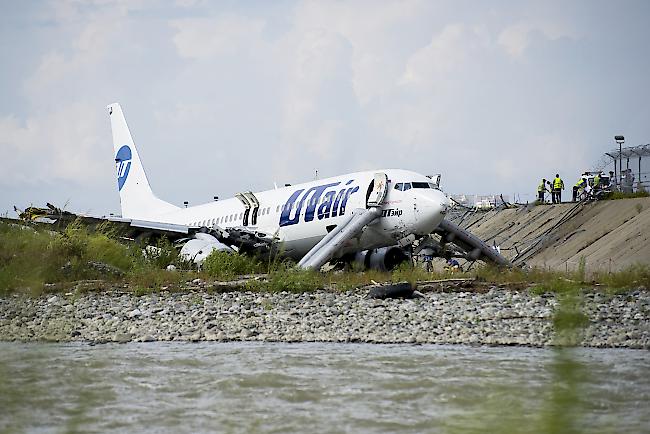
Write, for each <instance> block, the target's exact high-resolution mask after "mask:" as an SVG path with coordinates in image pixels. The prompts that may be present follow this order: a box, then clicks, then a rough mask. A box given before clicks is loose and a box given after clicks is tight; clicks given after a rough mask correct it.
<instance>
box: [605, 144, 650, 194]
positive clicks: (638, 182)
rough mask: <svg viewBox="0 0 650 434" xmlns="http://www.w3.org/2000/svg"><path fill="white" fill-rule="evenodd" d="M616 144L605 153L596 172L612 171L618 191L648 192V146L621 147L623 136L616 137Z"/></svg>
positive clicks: (649, 179)
mask: <svg viewBox="0 0 650 434" xmlns="http://www.w3.org/2000/svg"><path fill="white" fill-rule="evenodd" d="M616 142H617V143H618V144H619V147H618V148H617V149H612V150H611V151H609V152H606V153H605V154H604V155H603V157H602V158H601V160H600V162H599V163H598V164H597V167H596V170H601V171H608V170H611V171H613V172H614V179H615V180H616V185H617V186H618V189H619V190H622V191H624V190H625V189H627V190H628V192H631V191H630V187H632V188H633V190H634V191H638V190H641V189H644V190H646V191H648V190H650V178H649V177H648V176H649V175H650V163H649V162H648V161H649V158H648V157H650V144H646V145H639V146H628V147H623V143H624V142H625V139H624V137H623V136H616Z"/></svg>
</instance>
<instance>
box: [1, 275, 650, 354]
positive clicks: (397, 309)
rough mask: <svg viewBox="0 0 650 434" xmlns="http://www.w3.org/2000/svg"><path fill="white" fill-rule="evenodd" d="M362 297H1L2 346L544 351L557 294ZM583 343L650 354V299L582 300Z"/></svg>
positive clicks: (643, 295)
mask: <svg viewBox="0 0 650 434" xmlns="http://www.w3.org/2000/svg"><path fill="white" fill-rule="evenodd" d="M365 295H366V294H365V292H364V293H361V292H345V293H333V292H327V291H318V292H313V293H305V294H293V293H272V294H271V293H269V294H265V293H253V292H230V293H209V292H203V291H197V292H188V293H184V294H180V293H165V292H163V293H159V294H149V295H144V296H134V295H132V294H125V293H121V292H119V291H112V292H111V291H109V292H102V293H87V294H83V295H49V296H43V297H40V298H36V299H32V298H27V297H23V296H16V295H12V296H5V297H0V340H4V341H13V340H19V341H59V342H61V341H87V342H90V343H105V342H131V341H135V342H151V341H170V340H175V341H176V340H184V341H232V340H237V341H239V340H250V341H271V342H273V341H281V342H297V341H320V342H371V343H439V344H442V343H445V344H485V345H531V346H546V345H551V344H552V343H553V315H554V311H555V309H556V307H557V301H556V299H555V297H554V296H551V295H547V296H535V295H530V294H528V293H526V292H524V291H521V292H519V291H510V290H503V289H496V288H494V289H491V290H489V291H487V292H485V293H474V292H453V293H445V292H429V293H425V294H424V296H423V298H419V299H412V300H374V299H367V298H365ZM582 309H583V312H584V313H585V314H586V315H587V317H588V319H589V323H588V324H587V326H586V328H585V329H584V330H583V331H582V333H581V344H582V345H584V346H591V347H628V348H645V349H650V292H648V291H645V290H643V291H634V292H630V293H628V294H625V295H618V296H607V295H603V294H598V293H591V294H588V295H586V296H585V297H584V299H583V300H582Z"/></svg>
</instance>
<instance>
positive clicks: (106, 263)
mask: <svg viewBox="0 0 650 434" xmlns="http://www.w3.org/2000/svg"><path fill="white" fill-rule="evenodd" d="M0 246H1V247H0V293H8V292H24V293H31V294H34V295H38V294H41V293H43V292H44V291H57V290H59V291H61V290H64V289H65V290H70V288H71V287H72V286H74V283H75V282H78V281H80V280H93V279H96V280H98V281H101V282H106V283H107V285H97V288H102V287H110V286H111V285H110V284H112V283H119V284H125V285H127V286H128V287H129V288H131V289H132V290H133V291H134V292H136V293H146V292H151V291H159V290H160V289H161V288H163V287H165V288H166V289H182V288H183V285H184V282H186V281H188V280H192V279H194V278H196V277H201V278H202V279H204V280H222V281H223V280H234V279H237V278H239V277H240V276H242V275H249V274H258V273H266V274H267V275H268V276H267V280H266V281H264V280H253V281H249V283H247V285H246V286H245V287H246V288H248V289H252V290H256V291H271V292H276V291H291V292H306V291H314V290H317V289H322V288H329V289H335V290H340V291H346V290H352V289H356V288H359V287H363V286H367V285H370V284H373V283H385V282H404V281H406V282H410V283H415V282H418V281H426V280H436V279H444V278H448V277H469V278H476V279H477V280H478V281H481V282H489V283H493V284H497V285H500V284H505V285H515V286H518V287H520V288H530V290H531V291H532V292H533V293H536V294H542V293H547V292H553V293H559V294H565V293H571V292H574V291H577V290H580V289H588V288H594V287H596V286H598V287H599V288H602V289H606V290H607V291H610V292H614V293H617V292H621V291H625V290H629V289H633V288H638V287H645V288H650V267H648V266H647V265H635V266H633V267H630V268H628V269H626V270H622V271H619V272H615V273H602V272H601V273H593V274H591V275H590V276H589V279H587V276H586V275H585V269H584V263H582V265H581V266H579V267H578V270H577V271H573V272H554V271H548V270H544V269H538V268H533V269H529V270H524V269H518V268H512V269H507V268H500V267H496V266H489V265H486V266H482V267H478V268H476V269H474V270H472V271H471V272H466V273H453V274H451V273H448V272H444V273H439V272H427V271H425V270H424V269H422V268H420V267H413V266H411V265H410V264H402V266H400V267H398V268H397V269H396V270H394V271H392V272H380V271H373V270H366V271H359V270H356V269H355V268H354V267H352V269H351V270H349V271H343V272H340V271H337V272H327V273H317V272H311V271H304V270H299V269H296V268H295V266H294V264H293V263H292V262H291V261H284V262H281V261H280V260H279V259H278V258H277V257H276V258H272V259H270V260H268V261H262V260H260V259H258V258H253V257H249V256H243V255H238V254H228V253H224V252H213V253H212V254H211V255H210V256H209V257H208V258H207V259H206V261H205V263H204V265H203V268H202V270H201V271H200V272H197V271H192V267H191V264H189V263H187V262H185V261H183V260H182V258H180V257H179V255H178V251H177V249H176V248H175V247H174V246H173V245H172V244H171V243H170V242H169V241H168V240H166V239H164V238H161V239H160V240H159V241H158V242H157V243H156V245H155V246H153V247H147V248H144V247H143V246H142V245H139V244H135V243H131V244H124V243H123V242H121V241H120V240H119V234H118V233H117V232H116V230H115V228H114V227H111V226H110V225H99V226H98V227H97V228H94V229H89V228H88V227H85V226H82V225H80V224H72V225H70V226H68V228H66V229H65V230H64V231H63V232H61V233H57V232H52V231H47V230H34V229H31V228H25V227H24V226H15V225H9V224H6V223H0ZM169 264H174V265H175V266H176V268H177V271H167V270H166V269H165V268H166V267H167V266H168V265H169ZM48 284H54V285H48ZM92 286H93V285H90V286H87V287H92Z"/></svg>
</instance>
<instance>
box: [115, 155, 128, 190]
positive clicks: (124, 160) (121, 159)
mask: <svg viewBox="0 0 650 434" xmlns="http://www.w3.org/2000/svg"><path fill="white" fill-rule="evenodd" d="M115 167H116V168H117V188H118V190H120V191H121V190H122V187H124V183H125V182H126V177H127V176H129V170H130V169H131V148H129V147H128V146H127V145H124V146H122V147H121V148H120V150H119V151H117V155H116V156H115Z"/></svg>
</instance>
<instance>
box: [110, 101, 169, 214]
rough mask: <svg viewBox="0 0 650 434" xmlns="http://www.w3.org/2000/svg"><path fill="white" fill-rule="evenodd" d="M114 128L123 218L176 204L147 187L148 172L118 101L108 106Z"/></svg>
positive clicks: (155, 212)
mask: <svg viewBox="0 0 650 434" xmlns="http://www.w3.org/2000/svg"><path fill="white" fill-rule="evenodd" d="M107 108H108V114H109V115H110V118H111V129H112V131H113V151H114V153H115V167H116V169H117V188H118V190H119V192H120V204H121V206H122V217H124V218H131V219H139V220H149V219H152V218H156V217H157V216H160V215H161V214H165V213H168V212H171V211H175V210H178V209H179V207H177V206H175V205H172V204H171V203H169V202H165V201H164V200H161V199H158V198H157V197H156V196H155V195H154V194H153V191H152V190H151V187H150V186H149V181H148V180H147V175H146V173H145V171H144V167H143V166H142V162H141V161H140V156H139V155H138V150H137V149H136V147H135V144H134V143H133V138H132V137H131V132H130V131H129V127H128V125H127V124H126V119H124V114H123V113H122V107H120V105H119V104H118V103H115V104H111V105H109V106H108V107H107Z"/></svg>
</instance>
